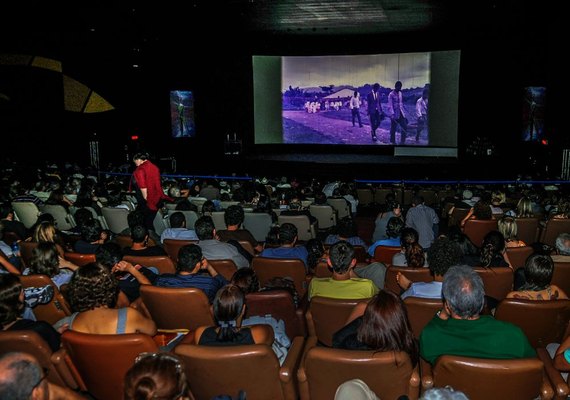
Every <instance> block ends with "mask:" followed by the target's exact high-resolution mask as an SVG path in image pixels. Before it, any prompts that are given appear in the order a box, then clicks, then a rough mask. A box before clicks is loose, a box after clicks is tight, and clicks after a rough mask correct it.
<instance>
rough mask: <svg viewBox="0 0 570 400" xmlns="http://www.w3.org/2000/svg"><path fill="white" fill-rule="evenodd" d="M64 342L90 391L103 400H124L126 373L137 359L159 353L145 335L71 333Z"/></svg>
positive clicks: (62, 338) (63, 336) (149, 338)
mask: <svg viewBox="0 0 570 400" xmlns="http://www.w3.org/2000/svg"><path fill="white" fill-rule="evenodd" d="M61 342H62V345H63V347H64V348H65V349H66V351H67V353H68V354H69V357H70V358H71V362H72V363H73V366H74V367H75V368H77V371H78V372H79V374H80V375H81V378H82V379H83V382H84V383H85V386H86V387H87V390H88V392H89V393H90V394H91V395H93V397H95V398H96V399H101V400H102V399H105V400H122V399H123V381H124V378H125V374H126V373H127V371H128V370H129V368H131V366H132V365H133V364H134V362H135V358H136V357H137V356H138V355H139V354H140V353H144V352H153V353H154V352H157V351H158V346H157V344H156V343H155V341H154V340H153V339H152V337H150V336H148V335H145V334H142V333H125V334H122V335H96V334H91V333H82V332H76V331H70V330H67V331H65V332H64V333H63V335H62V336H61Z"/></svg>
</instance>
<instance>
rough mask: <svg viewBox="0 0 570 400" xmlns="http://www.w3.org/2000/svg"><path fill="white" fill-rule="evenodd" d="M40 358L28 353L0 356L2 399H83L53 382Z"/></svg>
mask: <svg viewBox="0 0 570 400" xmlns="http://www.w3.org/2000/svg"><path fill="white" fill-rule="evenodd" d="M46 378H47V375H46V371H45V370H43V369H42V366H41V365H40V363H39V362H38V360H37V359H36V358H35V357H34V356H32V355H31V354H28V353H21V352H11V353H6V354H3V355H2V356H0V399H6V400H8V399H10V400H27V399H31V400H40V399H44V400H81V399H83V400H84V399H85V398H84V397H83V396H80V395H79V394H78V393H76V392H74V391H73V390H71V389H68V388H65V387H62V386H59V385H56V384H54V383H51V382H50V381H49V380H48V379H46Z"/></svg>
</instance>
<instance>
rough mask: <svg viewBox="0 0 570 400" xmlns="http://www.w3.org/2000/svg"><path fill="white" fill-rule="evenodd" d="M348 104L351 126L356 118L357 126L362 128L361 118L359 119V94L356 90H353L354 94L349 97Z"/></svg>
mask: <svg viewBox="0 0 570 400" xmlns="http://www.w3.org/2000/svg"><path fill="white" fill-rule="evenodd" d="M348 106H349V107H350V111H351V112H352V126H354V122H355V118H358V126H360V127H361V128H362V120H361V119H360V95H359V94H358V91H357V90H355V91H354V96H352V97H351V98H350V102H349V103H348Z"/></svg>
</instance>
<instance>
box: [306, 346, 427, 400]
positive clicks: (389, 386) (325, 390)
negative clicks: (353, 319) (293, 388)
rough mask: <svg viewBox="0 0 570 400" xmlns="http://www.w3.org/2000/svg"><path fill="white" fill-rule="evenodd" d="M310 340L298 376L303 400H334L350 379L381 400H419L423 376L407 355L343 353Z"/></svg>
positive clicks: (347, 351) (394, 353)
mask: <svg viewBox="0 0 570 400" xmlns="http://www.w3.org/2000/svg"><path fill="white" fill-rule="evenodd" d="M316 344H317V343H316V339H315V338H309V339H307V345H306V350H305V355H304V357H303V362H302V363H301V366H300V368H299V371H298V372H297V378H298V380H299V391H300V392H301V400H331V399H333V398H334V396H335V392H336V390H337V388H338V386H339V385H340V384H342V383H344V382H346V381H348V380H350V379H354V378H358V379H361V380H363V381H364V382H365V383H366V384H367V385H368V386H369V387H370V389H371V390H372V391H373V392H374V393H375V394H376V395H377V396H378V397H379V398H380V399H383V400H384V399H393V400H395V399H397V398H399V397H400V396H403V395H407V396H408V398H409V399H410V400H415V399H417V398H418V395H419V391H420V375H419V369H418V366H417V365H416V366H415V367H414V366H413V365H412V362H411V360H410V357H409V356H408V354H407V353H404V352H394V351H389V352H377V351H357V350H341V349H331V348H326V347H319V346H316Z"/></svg>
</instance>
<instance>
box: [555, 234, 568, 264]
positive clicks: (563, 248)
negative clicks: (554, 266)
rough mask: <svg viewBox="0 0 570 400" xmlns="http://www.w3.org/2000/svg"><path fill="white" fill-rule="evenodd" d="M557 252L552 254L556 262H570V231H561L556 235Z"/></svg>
mask: <svg viewBox="0 0 570 400" xmlns="http://www.w3.org/2000/svg"><path fill="white" fill-rule="evenodd" d="M555 247H556V254H553V255H552V261H554V262H570V233H561V234H559V235H558V236H557V237H556V242H555Z"/></svg>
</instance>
